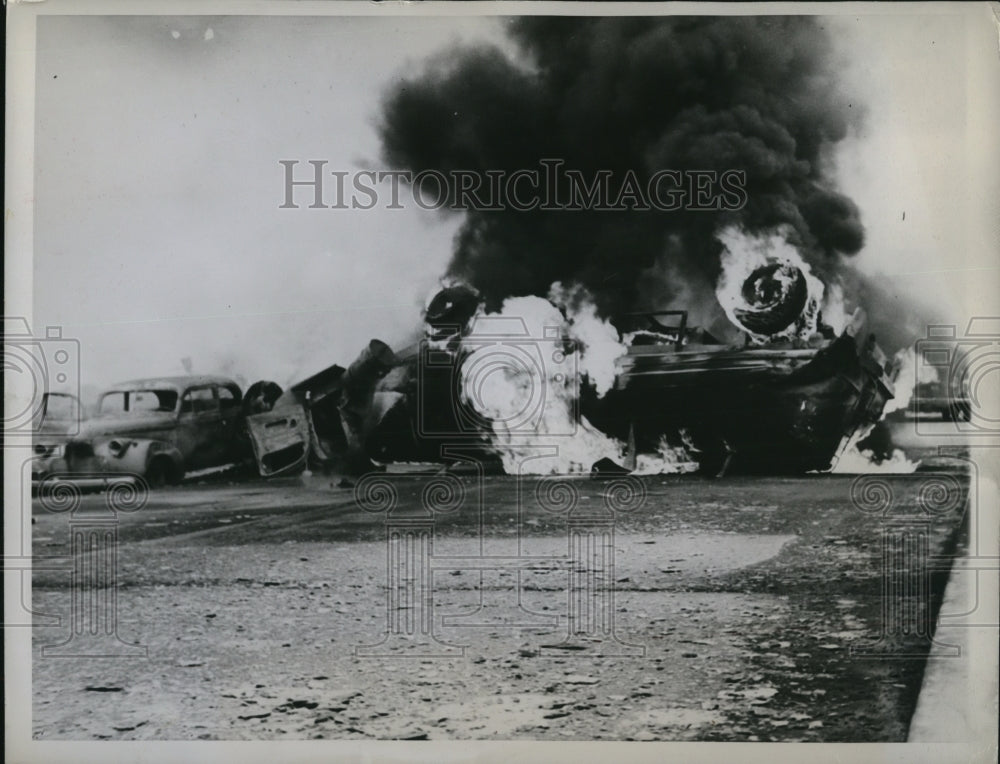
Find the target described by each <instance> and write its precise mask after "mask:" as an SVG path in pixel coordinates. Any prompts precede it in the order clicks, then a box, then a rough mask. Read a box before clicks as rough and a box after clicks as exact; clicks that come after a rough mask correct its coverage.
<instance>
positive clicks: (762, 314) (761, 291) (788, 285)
mask: <svg viewBox="0 0 1000 764" xmlns="http://www.w3.org/2000/svg"><path fill="white" fill-rule="evenodd" d="M740 295H741V297H742V298H743V302H744V303H745V305H746V307H742V308H736V309H735V310H734V311H733V312H734V314H735V316H736V318H737V319H738V320H739V322H740V324H742V325H743V327H744V328H745V329H746V330H747V331H749V332H752V333H753V334H758V335H764V336H767V335H771V334H776V333H778V332H780V331H781V330H782V329H785V328H786V327H788V326H789V325H790V324H791V323H792V322H793V321H795V319H796V318H798V317H799V316H800V315H802V311H803V310H805V307H806V303H807V302H808V300H809V287H808V284H806V278H805V275H804V274H803V273H802V271H801V270H799V269H798V268H796V267H795V266H794V265H791V264H789V263H783V262H778V263H769V264H768V265H762V266H761V267H760V268H757V269H756V270H754V271H753V273H751V274H750V276H749V277H747V280H746V281H744V282H743V288H742V290H741V293H740Z"/></svg>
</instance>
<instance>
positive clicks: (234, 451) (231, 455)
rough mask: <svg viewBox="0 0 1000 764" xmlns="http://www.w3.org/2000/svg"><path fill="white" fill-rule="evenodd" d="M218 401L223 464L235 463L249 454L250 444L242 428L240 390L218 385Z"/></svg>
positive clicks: (216, 391) (216, 390) (232, 386)
mask: <svg viewBox="0 0 1000 764" xmlns="http://www.w3.org/2000/svg"><path fill="white" fill-rule="evenodd" d="M215 393H216V396H217V397H218V399H219V412H220V415H221V421H220V426H219V431H220V437H221V438H222V440H221V441H220V445H221V447H222V448H221V450H222V453H221V454H220V458H221V459H223V460H224V462H225V463H227V464H228V463H229V462H235V461H238V460H240V459H243V458H245V457H247V456H249V454H250V448H249V446H250V443H249V441H248V440H247V437H246V432H245V430H244V427H243V407H242V403H243V401H242V396H241V395H240V390H239V388H238V387H236V386H235V385H218V386H217V387H216V388H215Z"/></svg>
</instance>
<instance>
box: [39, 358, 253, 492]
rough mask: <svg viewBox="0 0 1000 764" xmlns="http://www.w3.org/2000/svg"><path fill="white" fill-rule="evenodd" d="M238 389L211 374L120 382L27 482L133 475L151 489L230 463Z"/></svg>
mask: <svg viewBox="0 0 1000 764" xmlns="http://www.w3.org/2000/svg"><path fill="white" fill-rule="evenodd" d="M241 406H242V393H241V390H240V387H239V386H238V385H237V384H236V383H235V382H233V381H232V380H230V379H227V378H224V377H213V376H190V377H163V378H153V379H138V380H132V381H129V382H123V383H121V384H117V385H114V386H112V387H111V388H109V389H107V390H106V391H105V392H104V393H103V394H102V395H101V397H100V402H99V404H98V406H97V410H96V411H95V413H94V416H92V417H91V418H89V419H87V420H85V421H84V422H83V423H82V424H81V425H80V428H79V432H78V433H76V434H75V435H73V436H72V437H70V438H68V439H67V440H66V443H65V445H64V446H63V448H62V449H60V450H59V451H58V452H55V451H54V452H52V453H51V454H48V455H46V457H45V458H39V459H38V460H36V463H35V464H34V465H33V477H34V479H35V480H38V481H44V480H46V479H50V478H51V479H59V480H74V478H75V477H80V478H81V479H83V476H86V477H87V479H92V478H93V477H94V476H100V475H124V476H140V477H142V478H143V479H145V480H146V482H147V483H149V484H150V485H151V486H159V485H163V484H172V483H178V482H180V481H181V480H182V479H183V477H184V475H185V473H186V472H189V471H192V470H200V469H206V468H210V467H218V466H222V465H226V464H232V463H233V462H236V461H238V460H240V459H241V458H243V457H244V456H245V455H246V453H247V448H246V442H245V436H244V429H243V427H244V425H243V415H242V408H241Z"/></svg>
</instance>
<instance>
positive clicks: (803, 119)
mask: <svg viewBox="0 0 1000 764" xmlns="http://www.w3.org/2000/svg"><path fill="white" fill-rule="evenodd" d="M509 33H510V35H511V37H512V39H513V41H514V42H515V43H516V45H517V48H518V50H519V52H520V54H519V55H518V56H517V57H516V59H515V58H512V57H510V56H508V55H507V54H505V53H504V52H502V51H501V50H500V49H498V48H490V47H486V48H480V49H460V50H457V51H450V52H449V53H448V55H447V56H446V57H445V56H442V57H440V58H438V59H436V60H434V61H432V62H431V63H430V65H429V66H428V68H427V69H426V70H425V71H423V72H421V73H419V74H417V75H415V76H413V77H412V78H411V79H408V80H405V81H403V82H401V83H398V84H397V85H395V86H394V87H393V88H392V89H391V90H390V91H389V92H388V93H387V94H386V97H385V101H384V104H383V113H382V122H381V125H380V130H381V138H382V142H383V147H384V153H385V159H386V161H388V162H389V163H390V164H391V165H393V166H394V167H397V168H400V169H408V170H411V171H413V172H419V171H422V170H429V169H433V170H438V171H443V172H447V171H453V170H474V171H479V172H485V171H487V170H503V171H506V172H513V171H515V170H518V169H521V168H527V169H538V168H539V162H540V160H543V159H559V160H562V161H564V162H565V167H566V168H568V169H576V170H580V171H581V172H582V173H583V176H584V177H585V178H587V177H591V176H592V175H593V174H594V173H596V172H597V171H600V170H611V171H612V173H613V177H614V178H615V179H621V178H622V177H623V176H624V175H625V174H626V173H627V172H628V171H634V172H635V173H636V175H637V176H638V178H639V180H640V182H641V183H642V184H643V185H644V186H645V184H646V181H647V179H648V178H649V177H650V176H651V175H652V174H653V173H655V172H656V171H658V170H661V169H673V170H680V171H689V170H714V171H717V172H720V173H721V172H724V171H726V170H732V169H736V170H743V171H745V172H746V186H745V188H746V193H747V201H746V205H745V206H744V207H743V208H742V209H740V210H738V211H670V212H667V211H656V210H650V211H631V210H630V211H620V212H602V211H596V210H589V211H575V212H574V211H564V210H555V211H540V210H535V211H532V212H520V211H516V210H510V209H508V210H505V211H495V212H488V211H470V212H467V213H465V214H466V218H465V221H464V224H463V225H462V227H461V229H460V230H459V233H458V234H457V237H456V242H455V251H454V256H453V259H452V261H451V264H450V268H449V270H450V275H452V276H455V277H458V278H461V279H464V280H466V281H467V282H469V283H470V284H471V285H472V286H474V287H476V288H477V289H479V290H480V291H481V292H482V293H483V295H484V296H485V297H486V298H487V300H488V302H489V303H491V304H492V305H494V306H495V305H497V304H498V303H499V302H500V301H501V300H502V299H503V298H504V297H507V296H510V295H522V294H538V295H545V294H546V293H547V292H548V290H549V287H550V285H551V284H552V283H553V282H554V281H562V282H564V283H580V284H583V285H584V286H586V287H587V288H588V289H589V290H590V292H591V293H592V294H593V295H594V297H595V299H596V301H597V303H598V307H599V308H600V310H601V311H602V312H603V313H604V314H605V315H612V314H614V313H616V312H619V311H630V310H636V309H655V308H657V307H662V306H663V305H664V303H665V302H666V301H668V300H669V299H670V298H671V297H673V296H676V295H677V294H678V293H679V292H684V293H685V294H691V293H692V292H697V293H698V294H704V295H709V296H710V295H712V288H713V287H714V284H715V281H716V278H717V276H718V270H719V258H718V256H719V252H720V245H719V243H718V242H717V241H716V239H715V238H714V234H715V233H716V232H717V231H719V230H720V229H721V228H722V227H724V226H726V225H729V224H734V223H735V224H739V225H742V226H743V227H744V228H745V229H746V230H747V231H748V232H749V233H759V232H766V231H771V230H773V229H774V228H775V227H777V226H781V225H783V226H786V227H787V229H788V230H789V231H790V232H791V237H792V242H791V243H793V244H794V245H796V246H797V247H798V248H799V249H800V251H801V252H802V254H803V256H804V257H805V258H806V260H807V261H809V262H810V263H811V264H812V265H813V266H814V268H815V270H816V271H817V273H818V275H819V276H820V277H821V278H824V279H825V280H827V279H835V278H836V274H837V272H838V271H839V269H840V267H841V264H842V262H843V260H844V256H849V255H852V254H854V253H856V252H857V251H858V250H859V249H860V248H861V246H862V243H863V238H864V235H863V229H862V225H861V222H860V220H859V213H858V209H857V207H856V206H855V204H854V203H853V202H852V201H851V200H850V199H848V198H846V197H845V196H843V195H842V194H840V193H838V192H837V191H836V190H835V189H834V188H833V187H832V183H831V179H830V175H829V159H830V156H829V155H830V150H831V148H832V146H833V145H834V144H836V143H837V142H838V141H839V140H841V139H842V138H843V137H844V136H845V135H846V134H847V130H848V127H849V121H850V120H851V119H853V118H855V117H856V115H857V111H858V108H857V104H851V103H850V101H849V99H847V98H846V97H845V96H844V95H843V94H842V93H841V92H840V91H839V90H838V86H837V82H836V77H835V73H834V71H833V69H832V65H831V52H830V51H831V49H830V41H829V40H828V37H827V34H826V32H825V31H824V29H823V28H822V26H821V25H820V23H818V22H817V21H815V20H813V19H809V18H804V17H788V18H785V17H763V18H761V17H757V18H750V17H746V18H740V17H730V18H692V17H673V18H566V17H562V18H558V17H528V18H520V19H517V20H515V21H512V22H510V27H509ZM681 281H683V282H684V283H683V284H681V283H680V282H681ZM651 284H652V286H651ZM709 299H712V301H713V302H714V299H713V298H711V297H709Z"/></svg>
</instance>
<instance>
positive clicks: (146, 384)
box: [104, 374, 239, 393]
mask: <svg viewBox="0 0 1000 764" xmlns="http://www.w3.org/2000/svg"><path fill="white" fill-rule="evenodd" d="M203 385H220V386H223V387H236V388H237V389H239V385H237V384H236V383H235V382H234V381H233V380H231V379H229V378H228V377H218V376H214V375H211V374H196V375H192V376H181V377H146V378H145V379H130V380H128V381H126V382H119V383H117V384H114V385H111V386H110V387H109V388H107V389H106V390H105V391H104V392H106V393H112V392H115V391H123V390H138V389H143V390H176V391H178V392H182V391H184V390H187V389H188V388H189V387H202V386H203Z"/></svg>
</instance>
